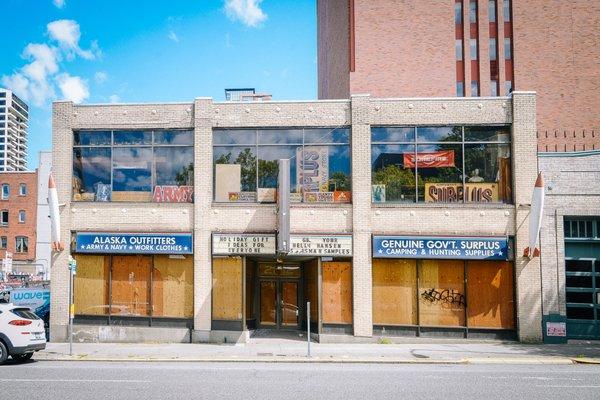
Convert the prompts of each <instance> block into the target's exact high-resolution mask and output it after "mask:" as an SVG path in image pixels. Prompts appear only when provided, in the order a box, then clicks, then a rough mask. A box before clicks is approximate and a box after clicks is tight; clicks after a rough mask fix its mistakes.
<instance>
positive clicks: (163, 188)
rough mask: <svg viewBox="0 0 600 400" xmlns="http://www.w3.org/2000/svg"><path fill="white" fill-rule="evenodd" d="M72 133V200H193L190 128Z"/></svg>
mask: <svg viewBox="0 0 600 400" xmlns="http://www.w3.org/2000/svg"><path fill="white" fill-rule="evenodd" d="M73 137H74V143H73V180H72V181H73V200H74V201H128V202H159V203H164V202H169V203H172V202H177V203H187V202H192V201H193V187H194V179H193V176H194V174H193V172H194V135H193V131H190V130H154V131H152V130H147V131H77V132H74V135H73Z"/></svg>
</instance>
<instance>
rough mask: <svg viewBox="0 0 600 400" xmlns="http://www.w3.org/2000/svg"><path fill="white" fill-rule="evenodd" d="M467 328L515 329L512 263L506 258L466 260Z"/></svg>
mask: <svg viewBox="0 0 600 400" xmlns="http://www.w3.org/2000/svg"><path fill="white" fill-rule="evenodd" d="M467 293H468V295H469V298H468V301H467V303H468V307H467V313H468V322H469V327H470V328H502V329H514V328H515V314H514V311H515V308H514V273H513V264H512V263H511V262H506V261H469V262H468V263H467Z"/></svg>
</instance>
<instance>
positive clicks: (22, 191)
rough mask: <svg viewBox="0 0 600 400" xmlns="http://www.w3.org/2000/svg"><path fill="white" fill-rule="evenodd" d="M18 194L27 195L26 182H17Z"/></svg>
mask: <svg viewBox="0 0 600 400" xmlns="http://www.w3.org/2000/svg"><path fill="white" fill-rule="evenodd" d="M19 196H27V184H26V183H19Z"/></svg>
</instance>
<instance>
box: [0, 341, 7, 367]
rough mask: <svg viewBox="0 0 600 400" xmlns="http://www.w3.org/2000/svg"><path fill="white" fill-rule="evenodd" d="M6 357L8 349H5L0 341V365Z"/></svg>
mask: <svg viewBox="0 0 600 400" xmlns="http://www.w3.org/2000/svg"><path fill="white" fill-rule="evenodd" d="M7 358H8V350H7V349H6V346H5V345H4V343H2V342H0V365H2V364H4V363H5V362H6V359H7Z"/></svg>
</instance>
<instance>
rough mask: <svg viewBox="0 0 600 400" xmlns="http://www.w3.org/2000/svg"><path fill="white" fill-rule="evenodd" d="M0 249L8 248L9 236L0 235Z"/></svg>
mask: <svg viewBox="0 0 600 400" xmlns="http://www.w3.org/2000/svg"><path fill="white" fill-rule="evenodd" d="M0 250H8V236H0Z"/></svg>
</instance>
